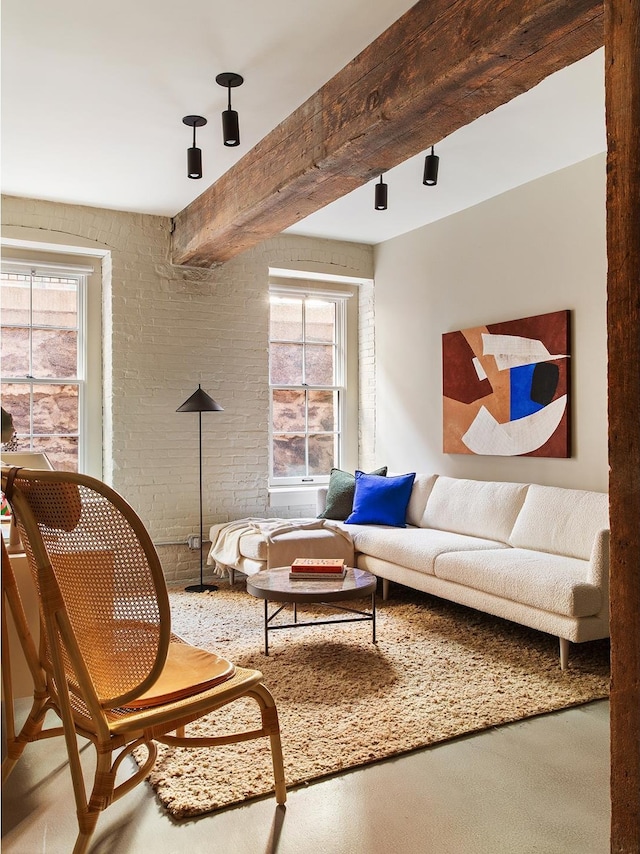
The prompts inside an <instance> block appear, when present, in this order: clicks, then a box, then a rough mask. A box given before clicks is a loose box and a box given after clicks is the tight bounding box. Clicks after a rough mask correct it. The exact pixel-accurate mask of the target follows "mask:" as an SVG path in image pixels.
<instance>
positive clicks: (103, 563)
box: [3, 469, 171, 709]
mask: <svg viewBox="0 0 640 854" xmlns="http://www.w3.org/2000/svg"><path fill="white" fill-rule="evenodd" d="M6 473H7V471H6V470H5V469H3V488H4V487H5V481H6V480H7V478H6V477H5V474H6ZM7 474H8V473H7ZM8 480H9V481H11V480H12V481H13V482H12V483H9V489H10V492H11V499H10V500H11V502H12V505H13V507H14V511H15V515H16V521H17V525H18V529H19V532H20V535H21V539H22V543H23V547H24V549H25V553H26V555H27V558H28V560H29V564H30V566H31V569H32V573H33V577H34V582H35V584H36V586H37V587H38V589H39V593H40V597H39V598H40V602H41V607H42V609H43V613H42V618H43V621H44V624H45V626H47V625H48V627H49V630H50V631H53V632H54V637H55V642H56V643H57V642H58V641H59V642H60V647H59V648H60V650H61V656H62V660H63V662H64V668H65V671H66V677H67V684H68V686H69V690H70V691H71V694H72V695H74V696H76V698H77V699H80V700H81V705H82V706H85V707H87V706H88V707H89V708H91V707H92V706H94V702H91V698H87V696H86V694H87V684H86V679H84V678H83V677H82V675H81V673H82V672H83V670H84V668H86V673H88V676H89V679H90V683H91V686H92V688H93V690H94V691H95V697H94V698H93V700H94V701H95V700H97V702H98V703H99V705H100V706H101V707H102V708H103V709H104V708H113V707H117V706H122V705H126V701H127V700H128V699H129V700H130V699H132V698H133V697H135V696H137V695H138V694H139V693H141V692H142V691H144V690H146V689H147V688H149V687H150V686H151V684H153V682H154V681H155V679H156V678H157V676H158V674H159V673H160V670H161V669H162V666H163V664H164V661H165V659H166V656H167V650H168V644H169V638H170V631H171V627H170V611H169V601H168V596H167V591H166V584H165V581H164V576H163V574H162V569H161V566H160V562H159V559H158V556H157V553H156V551H155V548H154V546H153V544H152V542H151V540H150V538H149V535H148V533H147V532H146V530H145V528H144V526H143V524H142V522H141V521H140V519H139V518H138V516H137V514H136V513H135V512H134V511H133V509H132V508H131V507H130V506H129V505H128V504H127V503H126V502H125V501H124V500H123V499H122V498H121V496H119V495H118V494H117V493H116V492H114V490H112V489H110V488H109V487H108V486H106V485H105V484H104V483H102V482H101V481H98V480H95V479H94V478H90V477H88V476H86V475H79V474H74V473H70V472H61V471H54V472H44V471H35V470H27V469H19V470H17V471H16V470H15V469H14V470H13V471H12V472H11V475H10V477H9V478H8ZM61 601H62V606H63V607H61ZM54 612H55V613H54ZM61 614H64V615H65V616H63V617H61ZM67 618H68V620H67ZM67 623H68V624H69V625H70V627H71V632H72V641H71V642H68V641H67V640H65V630H64V629H63V628H62V627H63V626H67ZM52 627H53V628H52ZM67 631H68V629H67ZM43 635H44V636H47V635H46V631H45V632H44V633H43ZM49 637H51V635H49ZM76 644H77V649H74V646H75V645H76ZM78 651H79V654H80V659H81V661H79V660H78V654H77V652H78ZM45 667H46V668H47V670H49V672H50V673H52V672H53V666H52V655H51V650H45Z"/></svg>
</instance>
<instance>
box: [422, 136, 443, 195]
mask: <svg viewBox="0 0 640 854" xmlns="http://www.w3.org/2000/svg"><path fill="white" fill-rule="evenodd" d="M439 162H440V158H439V157H438V155H437V154H434V153H433V146H431V154H427V156H426V157H425V159H424V176H423V178H422V183H423V184H426V185H427V187H435V185H436V184H437V183H438V164H439Z"/></svg>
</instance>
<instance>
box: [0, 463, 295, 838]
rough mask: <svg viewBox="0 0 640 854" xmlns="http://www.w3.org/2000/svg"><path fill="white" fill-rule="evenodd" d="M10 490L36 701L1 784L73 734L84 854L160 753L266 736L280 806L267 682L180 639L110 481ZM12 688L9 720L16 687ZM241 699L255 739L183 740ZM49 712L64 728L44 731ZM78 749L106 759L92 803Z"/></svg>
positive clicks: (62, 481)
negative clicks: (32, 607)
mask: <svg viewBox="0 0 640 854" xmlns="http://www.w3.org/2000/svg"><path fill="white" fill-rule="evenodd" d="M2 490H3V492H4V493H5V494H6V496H7V498H8V499H9V502H10V504H11V507H12V510H13V513H14V515H15V518H16V522H17V525H18V530H19V532H20V536H21V539H22V544H23V546H24V550H25V553H26V555H27V559H28V563H29V566H30V568H31V570H32V575H33V579H34V582H35V585H36V587H37V591H38V599H39V605H40V620H41V631H40V649H39V651H37V650H36V648H35V645H34V642H33V640H32V638H31V635H30V633H29V629H28V626H27V621H26V619H25V616H24V613H23V611H22V607H21V604H20V598H19V595H18V593H17V588H16V585H15V579H14V578H13V574H12V571H11V567H10V562H9V561H8V560H6V555H4V556H3V557H4V558H5V559H4V560H3V584H2V589H3V625H2V629H3V641H6V639H7V631H6V613H4V610H5V606H8V608H9V610H10V611H11V614H12V617H13V620H14V623H15V624H16V627H17V629H18V636H19V637H20V640H21V643H22V646H23V649H24V651H25V655H26V657H27V661H28V663H29V666H30V668H31V672H32V675H33V678H34V686H35V690H34V699H33V705H32V709H31V713H30V714H29V716H28V718H27V720H26V723H25V724H24V726H23V727H22V729H21V731H20V732H19V733H18V734H16V733H15V731H14V720H13V709H11V711H10V712H9V716H8V723H7V756H6V759H5V760H4V762H3V764H2V778H3V781H4V780H5V779H6V777H7V776H8V774H9V773H10V772H11V770H12V768H13V767H14V766H15V764H16V762H17V761H18V759H19V758H20V756H21V754H22V751H23V750H24V747H25V745H26V744H27V743H28V742H30V741H35V740H37V739H39V738H44V737H48V736H49V735H55V734H59V733H62V732H64V737H65V741H66V746H67V754H68V757H69V765H70V770H71V776H72V780H73V789H74V793H75V800H76V812H77V815H78V824H79V833H78V837H77V840H76V844H75V847H74V849H73V850H74V854H82V852H85V851H86V850H87V848H88V846H89V842H90V839H91V836H92V834H93V831H94V829H95V827H96V823H97V820H98V817H99V814H100V812H101V811H102V810H104V809H105V808H106V807H107V806H109V804H111V803H112V802H113V801H114V800H115V799H116V798H118V797H120V796H121V795H123V794H125V793H126V792H128V791H130V790H131V789H132V788H133V787H134V786H135V785H136V784H137V783H139V782H141V781H142V780H144V779H145V777H146V776H147V774H148V773H149V771H150V770H151V768H152V767H153V764H154V762H155V758H156V747H155V744H154V742H155V741H158V742H162V743H164V744H170V745H174V746H180V747H213V746H215V745H221V744H231V743H234V742H239V741H246V740H249V739H256V738H261V737H265V736H268V737H269V738H270V745H271V756H272V763H273V771H274V778H275V795H276V801H277V803H279V804H283V803H284V802H285V800H286V788H285V782H284V770H283V762H282V749H281V743H280V729H279V724H278V715H277V711H276V706H275V703H274V700H273V697H272V695H271V694H270V692H269V691H268V689H267V688H266V687H265V685H264V684H263V681H262V674H261V673H260V672H259V671H257V670H246V669H243V668H240V667H235V666H234V665H233V664H232V663H231V662H229V661H227V660H226V659H224V658H221V657H219V656H218V655H216V654H215V653H213V652H208V651H206V650H201V649H198V648H196V647H193V646H191V645H190V644H187V643H185V642H184V641H182V640H181V639H180V638H178V637H176V636H175V635H173V634H172V632H171V617H170V609H169V598H168V594H167V588H166V584H165V580H164V576H163V573H162V569H161V567H160V562H159V559H158V556H157V554H156V551H155V548H154V546H153V544H152V542H151V539H150V537H149V535H148V533H147V531H146V529H145V528H144V526H143V524H142V522H141V521H140V519H139V517H138V516H137V515H136V513H135V512H134V511H133V509H132V508H131V507H130V506H129V505H128V504H127V503H126V502H125V501H124V500H123V498H122V497H121V496H120V495H118V494H117V493H116V492H114V490H112V489H111V488H110V487H108V486H106V485H105V484H104V483H102V482H101V481H98V480H96V479H94V478H91V477H87V476H85V475H80V474H72V473H69V472H60V471H51V472H49V471H35V470H31V469H19V468H3V469H2ZM4 645H5V644H3V647H4ZM4 653H5V650H4V648H3V664H4V663H5V655H4ZM6 662H7V664H8V656H7V658H6ZM3 670H4V668H3ZM3 678H5V682H4V685H3V687H4V689H5V700H7V706H10V705H12V703H11V699H12V698H11V686H10V674H8V676H3ZM7 680H8V681H7ZM241 697H250V698H252V699H253V700H255V701H256V702H257V704H258V706H259V709H260V717H261V722H260V723H261V725H260V727H259V728H257V729H255V730H252V731H245V732H240V733H233V734H226V733H225V734H220V735H218V736H212V737H210V738H209V737H207V738H195V737H192V738H189V737H188V735H186V734H185V726H186V725H188V724H189V723H191V722H192V721H194V720H196V719H198V718H200V717H202V716H203V715H206V714H208V713H209V712H212V711H214V710H216V709H219V708H220V707H222V706H225V705H228V704H229V703H232V702H233V701H234V700H237V699H239V698H241ZM50 709H53V710H54V711H55V712H56V713H57V715H58V716H59V718H60V719H61V721H62V727H56V728H53V729H52V730H49V729H45V728H43V723H44V717H45V714H46V713H47V711H48V710H50ZM77 735H80V736H83V737H85V738H87V739H89V740H90V741H91V742H92V743H93V745H94V746H95V748H96V771H95V777H94V780H93V784H92V785H91V791H90V792H89V791H88V789H89V786H88V785H87V784H85V780H84V777H83V771H82V768H81V764H80V756H79V752H78V741H77V738H76V736H77ZM141 746H144V747H146V751H147V757H146V761H144V764H143V765H142V766H141V767H139V768H138V769H137V770H134V769H135V766H133V765H131V772H130V776H129V777H128V778H127V779H125V780H124V781H123V782H119V783H118V784H116V774H117V773H118V771H119V770H120V773H121V774H122V770H121V769H122V762H123V759H125V758H126V757H127V756H129V755H130V754H131V752H132V751H133V750H135V749H136V748H139V747H141ZM120 779H122V778H121V777H120Z"/></svg>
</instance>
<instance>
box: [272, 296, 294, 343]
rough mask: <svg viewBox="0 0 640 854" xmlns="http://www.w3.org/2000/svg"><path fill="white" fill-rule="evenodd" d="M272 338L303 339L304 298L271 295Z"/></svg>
mask: <svg viewBox="0 0 640 854" xmlns="http://www.w3.org/2000/svg"><path fill="white" fill-rule="evenodd" d="M269 335H270V338H271V340H272V341H273V340H275V341H302V300H301V299H286V298H284V297H271V329H270V333H269Z"/></svg>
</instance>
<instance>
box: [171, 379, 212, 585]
mask: <svg viewBox="0 0 640 854" xmlns="http://www.w3.org/2000/svg"><path fill="white" fill-rule="evenodd" d="M176 412H197V413H198V460H199V462H200V584H191V585H189V587H185V590H188V591H189V592H190V593H203V592H204V591H205V590H217V589H218V588H217V587H216V586H215V584H204V583H203V581H202V413H203V412H224V410H223V408H222V407H221V406H220V405H219V404H218V403H216V402H215V400H214V399H213V398H212V397H209V395H208V394H207V393H206V391H202V389H201V388H200V383H198V390H197V391H194V393H193V394H192V395H191V397H189V398H187V400H185V402H184V403H183V404H182V406H179V407H178V408H177V409H176Z"/></svg>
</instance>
